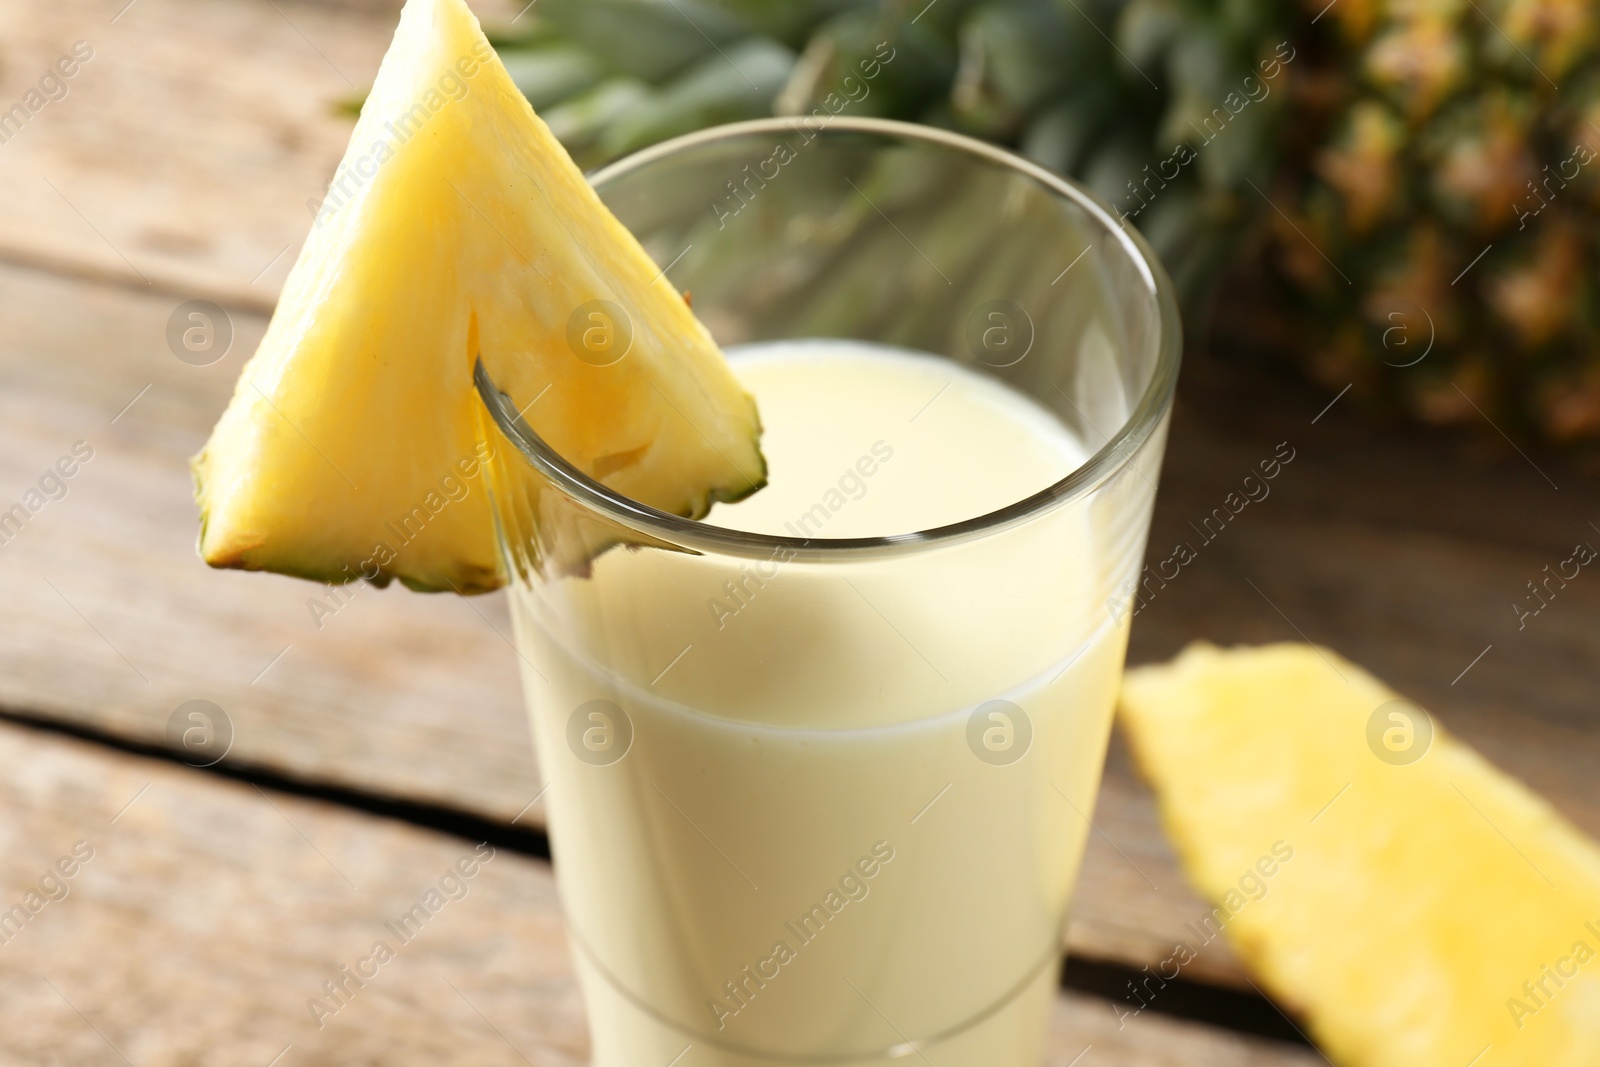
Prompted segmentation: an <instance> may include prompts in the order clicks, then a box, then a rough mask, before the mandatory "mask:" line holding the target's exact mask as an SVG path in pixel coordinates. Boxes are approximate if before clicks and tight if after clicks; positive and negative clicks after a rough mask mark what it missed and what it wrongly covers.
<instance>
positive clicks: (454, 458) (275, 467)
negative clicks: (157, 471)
mask: <svg viewBox="0 0 1600 1067" xmlns="http://www.w3.org/2000/svg"><path fill="white" fill-rule="evenodd" d="M594 300H606V301H610V302H612V303H614V304H616V305H619V306H621V307H622V308H623V309H624V311H625V312H626V314H627V317H628V320H629V322H630V324H631V331H632V342H631V346H630V347H629V348H628V350H627V352H626V354H625V355H624V356H623V357H621V358H620V359H619V360H618V361H617V362H615V363H612V364H611V365H609V366H597V365H594V364H593V362H586V361H585V360H584V359H580V358H579V357H578V355H577V353H576V350H575V348H574V347H573V345H572V344H570V343H569V322H570V321H571V320H572V319H573V316H574V313H575V312H576V311H577V309H579V308H580V307H581V306H582V305H584V304H586V303H589V302H590V301H594ZM480 356H481V358H482V360H483V362H484V364H485V366H486V368H487V369H488V370H489V372H490V374H491V376H492V377H493V378H494V379H495V382H496V384H497V385H498V387H499V388H500V389H501V390H502V391H504V392H507V393H509V394H510V395H511V396H512V397H513V399H515V400H516V401H517V403H518V406H519V407H522V406H523V405H526V404H528V403H529V402H531V401H533V400H534V399H535V397H539V396H540V394H541V393H542V392H543V391H545V390H546V389H548V395H544V396H542V398H541V399H540V402H539V403H538V405H537V407H536V408H535V409H533V410H531V411H530V412H529V413H528V414H527V416H526V417H527V420H528V421H529V423H530V424H531V425H532V426H533V428H534V429H535V430H537V431H538V432H539V433H540V434H541V436H543V437H544V438H545V440H546V441H547V442H549V443H550V444H551V445H552V446H553V447H555V448H556V449H557V450H558V451H559V452H560V453H561V454H562V455H563V456H564V457H565V458H567V459H568V460H569V461H571V462H572V463H573V464H575V465H576V466H578V467H579V468H580V469H582V470H584V471H585V472H586V473H589V474H591V475H594V476H597V477H601V478H602V480H603V481H605V483H606V484H607V485H609V486H610V487H611V488H613V489H615V490H617V491H619V492H621V493H623V494H625V495H628V496H631V497H633V498H634V499H636V500H640V501H642V502H644V503H647V504H651V505H653V506H655V507H659V508H661V509H663V510H666V511H671V512H674V513H677V514H683V515H690V516H695V517H698V516H700V515H703V514H704V513H705V511H706V510H708V509H709V507H710V505H711V503H712V501H714V500H717V499H736V498H738V497H740V496H743V495H746V494H748V493H750V492H753V491H754V490H755V489H757V488H759V487H760V486H761V484H763V483H764V480H765V468H764V461H763V460H762V458H761V456H760V452H759V450H758V448H757V444H756V442H757V440H758V438H759V433H760V423H759V419H758V418H757V415H756V412H755V406H754V402H753V401H752V400H751V399H750V397H749V396H748V395H747V394H745V392H744V391H743V389H742V388H740V386H739V385H738V383H737V381H736V380H735V379H734V378H733V375H732V372H731V371H730V370H729V369H728V367H727V365H726V363H725V361H724V360H723V358H722V356H721V353H720V352H719V351H718V349H717V347H716V345H715V343H714V342H713V341H712V339H711V337H710V335H709V334H708V333H707V332H706V330H705V328H704V327H703V326H702V325H701V324H700V323H699V322H698V321H697V320H696V319H695V318H694V316H693V315H692V313H691V312H690V311H689V310H688V308H687V307H686V305H685V304H684V301H683V299H682V297H681V296H680V295H679V294H678V293H677V291H676V290H674V289H673V288H672V286H671V284H670V283H668V282H667V281H666V279H665V278H663V277H661V276H660V273H659V271H658V269H657V267H656V264H655V263H654V262H653V261H652V260H651V259H650V257H649V256H648V255H647V254H646V253H645V252H644V250H643V249H642V248H641V247H640V246H639V244H638V242H637V241H636V240H635V239H634V238H633V236H632V235H631V234H630V233H628V231H627V230H626V229H625V228H624V227H623V226H622V225H621V224H620V223H618V222H617V221H616V219H615V218H614V217H613V216H612V215H611V214H610V212H609V211H608V210H607V209H606V208H605V207H604V206H603V205H602V204H601V203H600V200H599V198H598V197H597V196H596V194H595V193H594V191H593V190H592V189H591V188H590V187H589V185H588V184H587V182H586V181H585V180H584V178H583V175H582V174H581V172H580V171H579V170H578V168H577V166H576V165H575V164H574V163H573V162H572V161H571V159H570V158H569V157H568V156H567V155H566V153H565V151H564V150H563V149H562V148H561V146H560V145H559V143H557V142H556V140H555V139H554V138H553V137H552V136H551V134H550V132H549V130H548V129H547V128H546V127H545V125H544V123H543V122H542V121H541V120H540V119H539V118H538V117H537V116H536V115H534V113H533V110H532V108H531V107H530V106H529V104H528V102H527V100H526V99H525V98H524V97H523V96H522V94H521V93H520V92H519V91H518V90H517V88H516V86H515V85H514V84H513V82H512V81H511V79H510V77H509V75H508V74H507V73H506V71H505V68H504V66H503V65H502V64H501V62H500V60H499V59H498V57H496V55H495V53H494V51H493V49H492V48H491V47H490V46H489V44H488V42H487V40H485V38H484V36H483V33H482V31H481V29H480V27H479V25H478V22H477V19H476V18H475V17H474V16H473V15H472V13H471V12H470V11H469V10H468V9H467V7H466V5H465V4H464V3H463V2H462V0H409V2H408V3H407V4H406V6H405V8H404V10H403V12H402V14H401V18H400V25H399V28H398V30H397V31H396V34H395V38H394V42H393V44H392V45H391V47H390V49H389V52H388V54H387V55H386V56H385V59H384V62H383V65H382V67H381V69H380V71H379V74H378V78H377V82H376V84H375V86H374V89H373V92H372V95H371V97H370V98H369V99H368V101H367V104H366V105H365V107H364V108H363V110H362V116H361V119H360V121H359V122H358V123H357V125H356V128H355V132H354V134H353V135H352V137H351V142H350V147H349V149H348V150H347V152H346V155H345V158H344V161H343V162H342V163H341V164H340V167H339V170H338V171H337V172H336V174H335V178H334V181H333V184H332V186H331V188H330V191H329V196H328V199H327V201H325V203H324V205H323V207H322V210H321V212H320V213H319V215H318V218H317V221H316V224H315V225H314V227H313V229H312V232H311V234H310V236H309V238H308V239H307V242H306V244H305V246H304V248H303V249H302V251H301V253H300V256H299V259H298V260H297V261H296V263H295V266H294V269H293V270H292V271H291V273H290V276H289V279H288V281H287V283H286V285H285V288H284V291H283V294H282V297H281V299H280V301H279V305H278V309H277V312H276V313H275V314H274V316H273V319H272V322H271V324H270V326H269V327H268V330H267V333H266V336H265V338H264V339H263V341H262V343H261V346H260V348H259V349H258V350H257V352H256V354H255V356H254V357H253V358H252V359H251V360H250V361H249V362H248V363H247V364H246V366H245V368H244V370H243V372H242V373H241V376H240V379H239V383H238V386H237V388H236V390H235V393H234V396H233V399H232V401H231V402H230V404H229V406H228V408H227V410H226V412H225V413H224V414H223V416H222V418H221V420H220V421H219V422H218V424H217V427H216V429H215V430H214V431H213V434H212V437H211V439H210V441H209V442H208V443H207V445H206V447H205V449H204V450H203V451H202V452H201V453H200V454H199V455H198V456H196V457H195V459H194V460H193V462H192V467H193V471H194V476H195V483H196V499H197V502H198V504H199V506H200V512H201V532H200V542H199V548H200V554H201V556H202V557H203V558H204V559H205V561H206V562H207V563H209V564H211V565H212V566H217V567H237V568H244V569H249V570H270V571H276V572H279V573H284V574H290V575H295V576H299V577H305V578H311V579H314V580H318V581H326V582H345V581H350V580H353V579H355V578H358V577H360V578H366V579H367V580H370V581H374V582H376V583H377V584H386V583H387V582H388V581H390V580H391V579H395V578H398V579H399V580H400V581H401V582H403V583H404V584H406V585H408V586H410V587H411V588H414V589H419V590H427V591H436V590H454V591H456V592H461V593H472V592H481V591H485V590H489V589H493V588H495V587H497V586H499V585H501V584H503V582H504V581H505V575H504V571H503V567H502V565H501V562H500V560H499V553H498V551H497V548H496V545H495V535H494V515H493V512H492V509H491V502H490V494H489V491H488V485H487V484H486V482H487V477H488V476H487V474H486V468H488V467H490V466H493V467H494V469H495V470H496V471H497V472H506V471H509V472H512V473H511V474H510V475H509V476H511V477H518V478H524V479H528V480H530V481H531V480H533V479H535V478H536V477H537V476H536V475H535V474H534V473H533V472H532V470H531V468H528V467H527V466H526V464H524V463H523V462H522V461H521V458H520V457H519V456H516V455H514V454H506V455H499V454H497V453H499V452H501V451H507V450H510V448H511V446H510V445H509V443H507V442H505V441H504V439H503V438H501V437H500V436H499V435H498V432H497V431H495V430H494V428H493V426H492V425H491V424H490V423H489V421H488V419H487V416H486V413H485V412H484V411H483V409H482V405H481V402H480V401H479V399H478V397H477V395H476V393H475V391H474V389H473V384H472V368H473V365H474V362H475V360H476V359H477V358H479V357H480ZM408 519H409V520H410V521H409V522H408V521H407V520H408Z"/></svg>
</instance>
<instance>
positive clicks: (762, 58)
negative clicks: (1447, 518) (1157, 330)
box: [496, 0, 1600, 442]
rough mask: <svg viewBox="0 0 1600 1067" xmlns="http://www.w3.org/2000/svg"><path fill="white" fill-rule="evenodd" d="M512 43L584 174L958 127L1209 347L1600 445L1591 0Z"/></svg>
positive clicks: (634, 7)
mask: <svg viewBox="0 0 1600 1067" xmlns="http://www.w3.org/2000/svg"><path fill="white" fill-rule="evenodd" d="M1308 4H1309V5H1310V6H1306V5H1308ZM520 25H521V29H520V30H519V31H518V32H517V33H515V34H512V35H508V36H504V37H502V38H500V39H498V40H497V41H496V44H497V46H498V47H500V48H501V51H502V54H503V55H504V57H505V59H506V61H507V65H508V67H509V68H510V69H511V71H512V73H513V76H514V77H516V78H517V79H518V82H519V84H520V85H521V86H522V87H523V89H524V91H525V92H526V93H527V94H528V97H529V99H530V100H531V101H532V102H533V104H534V106H535V107H537V108H539V109H540V110H541V112H542V113H543V115H544V117H545V119H546V120H547V121H548V122H549V123H550V126H551V128H552V129H553V130H554V131H555V132H556V134H557V136H559V137H560V138H561V139H562V140H563V142H564V143H566V145H567V146H568V148H569V149H570V150H571V151H572V152H573V153H574V155H575V156H576V157H577V158H578V159H579V161H580V162H581V163H583V164H585V165H587V166H594V165H598V164H600V163H603V162H605V161H607V160H609V159H612V158H615V157H617V156H620V155H622V154H625V153H627V152H629V151H633V150H635V149H637V148H641V147H644V146H645V145H648V144H651V143H654V142H656V141H659V140H663V139H665V138H667V137H671V136H675V135H677V134H680V133H686V132H689V131H691V130H694V129H697V128H700V127H702V126H707V125H711V124H714V123H718V122H728V121H733V120H737V119H743V118H754V117H758V116H763V115H770V114H804V113H810V112H812V111H815V110H818V109H826V110H828V111H833V110H835V109H836V108H840V110H839V113H843V114H851V115H879V116H886V117H892V118H901V119H908V120H912V121H918V122H926V123H931V124H934V125H939V126H945V127H951V128H955V129H959V130H962V131H964V132H967V133H971V134H974V135H976V136H980V137H984V138H988V139H990V140H994V141H996V142H999V143H1002V144H1006V145H1008V146H1011V147H1013V148H1016V149H1017V150H1019V151H1021V152H1023V153H1024V154H1026V155H1029V156H1031V157H1033V158H1034V159H1037V160H1039V161H1040V162H1042V163H1044V164H1046V165H1047V166H1050V167H1053V168H1055V169H1057V170H1059V171H1061V172H1063V173H1066V174H1070V175H1072V176H1074V177H1076V178H1078V179H1080V180H1082V181H1084V182H1085V183H1086V184H1087V185H1089V186H1090V188H1092V189H1094V190H1095V191H1096V192H1097V193H1099V194H1100V195H1101V196H1102V197H1104V198H1105V199H1106V200H1107V201H1109V202H1110V203H1111V204H1112V205H1113V206H1114V207H1115V208H1116V209H1117V211H1118V212H1119V213H1120V214H1122V215H1123V216H1124V217H1125V218H1126V220H1127V221H1128V222H1129V223H1130V224H1132V225H1136V226H1138V227H1139V229H1140V230H1141V231H1143V232H1144V233H1145V235H1146V236H1147V237H1149V238H1150V240H1151V243H1152V244H1153V245H1154V246H1155V248H1156V251H1157V253H1158V254H1159V255H1160V256H1161V258H1162V260H1163V262H1164V263H1165V264H1166V266H1167V268H1168V270H1169V272H1170V273H1171V274H1172V276H1173V278H1174V280H1175V281H1176V282H1177V284H1178V288H1179V290H1180V293H1181V294H1182V295H1183V296H1184V298H1185V303H1186V305H1187V307H1188V309H1189V311H1190V312H1191V315H1190V319H1191V323H1192V324H1196V325H1197V326H1199V327H1200V328H1201V329H1202V331H1203V330H1204V324H1206V323H1208V322H1213V321H1214V322H1215V323H1217V324H1218V327H1219V329H1220V331H1222V333H1221V334H1220V340H1221V342H1222V343H1224V344H1226V345H1228V346H1229V347H1240V346H1243V347H1250V348H1256V349H1261V350H1269V351H1271V352H1273V353H1275V354H1281V356H1282V357H1285V358H1290V359H1294V360H1296V361H1298V362H1300V363H1302V364H1303V365H1304V366H1305V367H1306V368H1307V370H1308V372H1309V374H1310V376H1311V377H1312V378H1313V379H1314V380H1316V381H1317V382H1319V383H1321V384H1322V385H1324V386H1325V387H1327V388H1329V389H1330V391H1331V392H1332V393H1337V392H1340V391H1342V390H1344V389H1345V387H1346V386H1353V390H1352V391H1353V393H1354V394H1355V395H1356V396H1357V397H1360V398H1364V399H1365V400H1367V401H1368V403H1369V404H1370V405H1372V406H1374V407H1376V408H1380V409H1388V410H1391V411H1397V412H1400V413H1403V414H1405V415H1407V416H1411V417H1416V418H1420V419H1423V420H1425V421H1430V422H1456V421H1464V420H1476V421H1477V422H1478V423H1479V424H1480V425H1481V424H1483V421H1484V418H1485V416H1487V417H1488V418H1489V419H1491V420H1493V421H1494V423H1495V424H1496V425H1497V426H1500V427H1502V428H1503V429H1505V430H1506V431H1508V432H1511V433H1515V434H1519V435H1520V434H1523V433H1534V434H1537V435H1540V436H1543V437H1545V438H1546V439H1549V440H1551V441H1558V442H1567V441H1576V440H1583V439H1590V440H1594V439H1600V308H1597V306H1596V296H1597V293H1596V290H1597V282H1600V277H1597V276H1596V271H1597V269H1600V193H1597V190H1600V181H1597V180H1596V175H1597V174H1600V166H1594V165H1591V161H1592V160H1594V157H1595V156H1596V154H1600V7H1597V5H1595V4H1594V3H1593V0H1332V2H1331V3H1330V2H1329V0H1276V2H1273V3H1259V2H1254V3H1253V2H1250V0H931V2H930V0H784V2H771V0H541V2H540V4H539V5H538V6H537V8H535V9H533V13H531V14H530V15H529V16H528V18H527V19H526V20H525V21H523V22H521V24H520ZM881 44H887V45H888V47H890V48H892V50H893V55H894V59H893V60H892V61H891V62H889V63H886V64H882V65H881V67H879V68H877V69H879V74H878V75H877V76H876V77H875V78H874V79H873V80H872V83H871V85H870V87H869V89H870V91H869V92H867V93H866V94H865V95H861V94H860V93H859V91H857V92H851V91H849V84H848V83H846V82H845V80H844V79H845V78H846V77H847V76H848V75H850V74H851V73H852V72H855V71H859V70H860V69H861V66H860V64H861V62H862V60H863V59H864V58H866V57H868V56H870V55H871V54H872V53H873V51H874V49H875V48H876V47H877V46H879V45H881ZM858 89H859V87H858ZM1219 279H1223V280H1224V282H1223V284H1219ZM1211 306H1216V307H1220V308H1223V309H1225V310H1226V311H1227V314H1223V315H1215V316H1208V315H1207V314H1206V313H1205V312H1206V310H1207V308H1208V307H1211ZM1208 335H1209V334H1208V333H1206V332H1202V339H1205V338H1206V336H1208ZM1212 339H1214V340H1216V339H1219V337H1218V336H1212ZM1330 395H1331V394H1330Z"/></svg>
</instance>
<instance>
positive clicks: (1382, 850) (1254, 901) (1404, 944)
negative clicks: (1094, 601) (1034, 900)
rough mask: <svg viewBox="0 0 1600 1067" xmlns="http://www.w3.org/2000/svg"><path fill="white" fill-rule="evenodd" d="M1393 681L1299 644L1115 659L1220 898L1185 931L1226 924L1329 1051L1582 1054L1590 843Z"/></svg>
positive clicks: (1594, 995)
mask: <svg viewBox="0 0 1600 1067" xmlns="http://www.w3.org/2000/svg"><path fill="white" fill-rule="evenodd" d="M1398 699H1399V698H1398V697H1397V695H1396V694H1395V693H1394V692H1392V691H1391V690H1389V689H1388V688H1387V687H1385V686H1384V685H1383V684H1382V683H1380V682H1378V681H1377V680H1376V679H1374V678H1373V677H1372V676H1371V675H1368V674H1366V673H1365V672H1363V671H1362V670H1360V669H1359V668H1357V667H1355V666H1352V665H1351V664H1349V663H1347V662H1345V661H1344V660H1342V659H1339V658H1338V657H1336V656H1334V655H1333V653H1331V652H1326V651H1323V650H1320V649H1316V648H1313V647H1311V646H1308V645H1273V646H1268V647H1264V648H1239V649H1232V650H1227V651H1223V650H1219V649H1217V648H1214V647H1211V646H1208V645H1194V646H1191V647H1190V648H1189V649H1188V650H1186V651H1185V652H1184V653H1183V654H1182V655H1181V656H1179V657H1178V658H1177V659H1176V660H1174V661H1173V662H1172V663H1170V664H1166V665H1163V666H1155V667H1145V668H1141V669H1137V670H1132V671H1129V672H1128V676H1127V680H1126V682H1125V685H1124V689H1123V696H1122V711H1121V714H1122V722H1123V724H1124V726H1125V727H1126V728H1127V731H1128V734H1129V736H1130V739H1131V741H1132V746H1133V749H1134V751H1135V755H1136V757H1137V759H1138V762H1139V764H1140V766H1141V768H1142V769H1143V771H1144V773H1145V774H1146V776H1147V777H1148V778H1149V780H1150V782H1151V783H1152V784H1153V785H1154V787H1155V789H1156V793H1157V794H1158V796H1159V798H1160V802H1161V810H1162V814H1163V817H1164V820H1165V823H1166V827H1167V831H1168V834H1169V836H1170V837H1171V839H1172V841H1173V843H1174V844H1175V845H1176V847H1177V850H1178V854H1179V856H1180V857H1181V858H1182V860H1183V862H1184V866H1185V868H1186V869H1187V871H1188V873H1189V876H1190V878H1191V880H1192V881H1193V882H1194V883H1195V885H1196V886H1197V887H1198V888H1199V889H1200V890H1201V891H1202V892H1203V893H1204V894H1205V895H1206V896H1207V897H1209V898H1210V899H1211V900H1212V901H1213V902H1215V903H1216V904H1217V910H1216V911H1215V912H1213V913H1212V915H1211V916H1210V917H1209V918H1208V919H1206V920H1204V922H1202V923H1201V924H1199V925H1197V926H1196V927H1195V929H1197V930H1200V931H1201V932H1202V933H1201V935H1200V936H1197V937H1196V941H1199V940H1201V939H1202V937H1210V936H1214V935H1215V932H1216V931H1217V930H1219V929H1220V930H1222V931H1224V932H1225V933H1226V935H1227V936H1228V938H1229V939H1230V940H1231V941H1232V943H1233V945H1234V946H1235V948H1237V949H1238V951H1239V953H1240V955H1241V956H1242V957H1243V958H1244V960H1245V962H1246V963H1247V964H1248V965H1249V966H1250V968H1251V969H1252V970H1253V971H1254V972H1255V973H1256V974H1257V975H1258V976H1259V977H1260V980H1261V983H1262V984H1263V986H1265V987H1266V989H1267V990H1268V991H1270V992H1271V993H1272V994H1273V995H1274V996H1275V997H1276V998H1277V999H1278V1000H1279V1002H1280V1003H1282V1004H1284V1005H1286V1006H1287V1007H1289V1008H1290V1009H1291V1010H1293V1011H1295V1012H1297V1013H1298V1014H1300V1015H1301V1016H1302V1017H1303V1018H1304V1019H1305V1020H1306V1022H1307V1024H1308V1026H1309V1029H1310V1031H1311V1033H1312V1036H1313V1037H1315V1039H1316V1040H1317V1042H1318V1043H1319V1044H1320V1045H1321V1046H1322V1048H1323V1049H1324V1051H1326V1053H1327V1054H1328V1056H1329V1057H1330V1058H1331V1059H1332V1060H1333V1061H1334V1062H1335V1063H1338V1064H1340V1065H1341V1067H1468V1065H1469V1064H1470V1065H1472V1067H1595V1065H1596V1064H1600V849H1597V847H1596V845H1595V843H1594V842H1592V841H1590V840H1588V839H1587V838H1585V837H1584V836H1582V835H1581V834H1580V833H1579V832H1578V831H1577V830H1575V829H1574V828H1573V827H1572V826H1570V825H1569V824H1568V823H1566V822H1565V821H1564V820H1562V819H1561V818H1560V816H1558V815H1557V814H1556V813H1555V812H1554V811H1552V810H1551V808H1550V807H1549V805H1547V804H1546V803H1544V802H1543V801H1542V800H1540V799H1539V798H1538V797H1536V796H1534V795H1533V794H1532V793H1530V792H1529V791H1528V789H1527V788H1525V787H1524V786H1522V785H1521V784H1520V783H1518V782H1517V781H1515V780H1514V779H1511V778H1509V777H1507V776H1506V775H1504V774H1502V773H1500V772H1499V771H1497V770H1495V769H1494V768H1493V767H1491V766H1490V765H1489V764H1488V763H1486V762H1485V761H1484V760H1483V759H1482V758H1481V757H1480V756H1478V755H1477V753H1475V752H1474V751H1473V750H1472V749H1471V748H1469V747H1468V746H1467V745H1465V744H1463V743H1462V742H1460V741H1458V740H1456V739H1455V738H1453V737H1451V736H1450V735H1448V734H1446V733H1443V732H1442V731H1438V730H1436V729H1435V730H1433V731H1432V735H1431V740H1430V737H1429V724H1430V723H1431V719H1429V718H1428V717H1427V716H1426V713H1424V712H1423V711H1422V710H1421V709H1419V708H1417V707H1416V706H1415V705H1410V704H1407V703H1405V702H1400V703H1392V702H1394V701H1397V700H1398ZM1375 713H1376V714H1375ZM1396 716H1398V717H1396ZM1274 846H1277V848H1276V850H1275V849H1274ZM1286 854H1287V855H1288V859H1287V860H1285V859H1284V857H1285V855H1286ZM1264 857H1266V858H1268V862H1267V863H1265V864H1263V863H1262V860H1263V858H1264ZM1198 947H1199V946H1198V945H1195V946H1191V949H1195V950H1197V949H1198Z"/></svg>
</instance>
